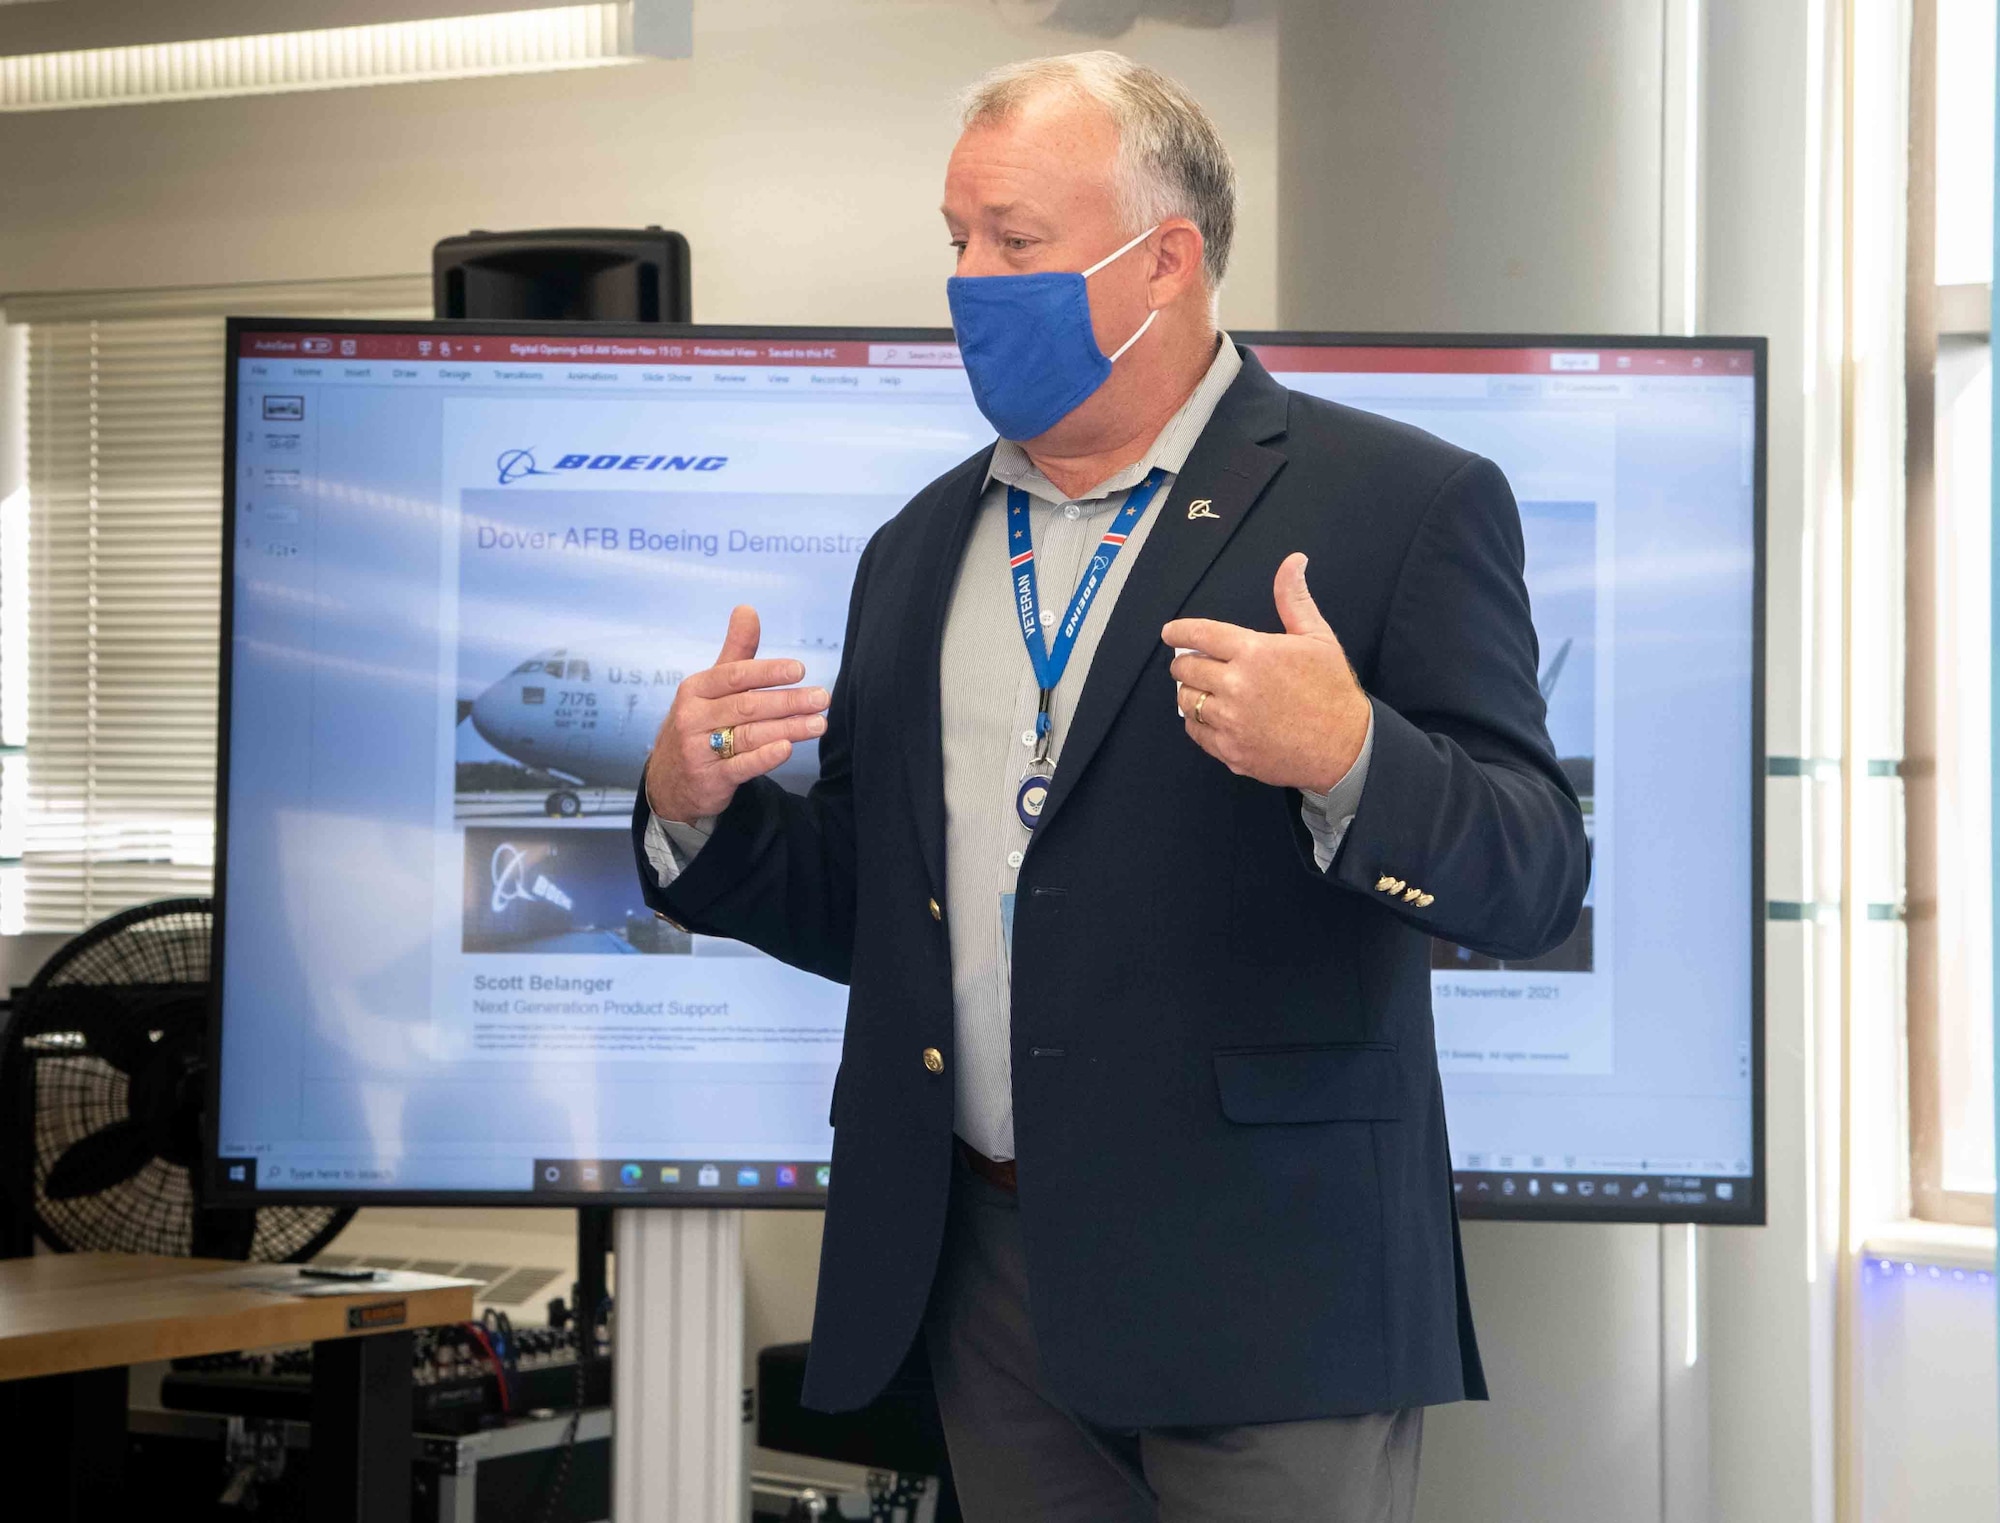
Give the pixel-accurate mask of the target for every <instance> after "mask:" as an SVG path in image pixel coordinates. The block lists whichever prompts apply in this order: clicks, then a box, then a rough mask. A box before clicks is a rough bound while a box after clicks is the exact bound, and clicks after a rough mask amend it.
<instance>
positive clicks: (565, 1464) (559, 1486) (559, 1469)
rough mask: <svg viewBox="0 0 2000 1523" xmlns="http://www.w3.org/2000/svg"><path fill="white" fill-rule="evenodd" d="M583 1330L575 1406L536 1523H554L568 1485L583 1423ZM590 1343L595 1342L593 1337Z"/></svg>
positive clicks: (579, 1338) (578, 1349)
mask: <svg viewBox="0 0 2000 1523" xmlns="http://www.w3.org/2000/svg"><path fill="white" fill-rule="evenodd" d="M584 1331H585V1330H584V1328H583V1327H582V1326H581V1325H577V1340H576V1404H575V1406H574V1407H572V1408H571V1410H570V1414H569V1425H568V1426H567V1427H565V1428H564V1429H563V1436H562V1443H561V1444H559V1445H557V1447H556V1473H555V1475H554V1477H553V1478H552V1479H551V1480H550V1481H549V1494H548V1496H547V1497H545V1498H544V1499H543V1500H542V1511H541V1514H540V1516H539V1517H538V1518H537V1519H536V1523H555V1515H556V1503H557V1502H558V1501H560V1500H561V1499H562V1494H563V1488H564V1487H565V1486H567V1485H568V1484H569V1469H570V1461H571V1460H572V1459H573V1458H574V1457H575V1455H576V1432H577V1427H578V1425H579V1424H580V1423H582V1421H583V1400H584V1395H585V1389H586V1388H585V1386H584V1378H583V1359H584V1348H585V1344H584V1338H583V1334H584ZM590 1341H591V1343H593V1344H594V1343H595V1342H596V1341H597V1340H596V1339H595V1338H594V1337H593V1338H592V1339H591V1340H590Z"/></svg>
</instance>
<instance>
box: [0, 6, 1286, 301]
mask: <svg viewBox="0 0 2000 1523" xmlns="http://www.w3.org/2000/svg"><path fill="white" fill-rule="evenodd" d="M1268 3H1269V0H1238V3H1237V6H1236V10H1237V12H1238V19H1237V20H1236V21H1235V22H1233V23H1232V24H1231V25H1230V26H1228V27H1226V28H1224V29H1222V30H1195V29H1189V28H1183V27H1174V26H1166V25H1163V24H1155V23H1142V24H1141V25H1139V26H1138V27H1136V28H1134V30H1133V31H1132V32H1131V33H1129V34H1128V35H1127V36H1126V37H1124V38H1121V39H1119V40H1118V44H1117V45H1118V46H1119V47H1121V48H1123V49H1124V50H1126V51H1128V52H1130V53H1132V54H1133V55H1135V56H1137V57H1140V58H1142V59H1144V60H1145V61H1147V62H1149V63H1153V64H1156V65H1158V66H1159V67H1161V68H1164V69H1167V70H1169V71H1171V72H1172V73H1174V74H1175V75H1177V76H1178V77H1179V78H1181V79H1183V80H1184V81H1186V83H1187V84H1188V85H1189V86H1190V87H1191V88H1192V89H1193V90H1194V91H1195V92H1196V94H1198V95H1199V96H1200V97H1201V98H1202V100H1203V101H1204V102H1205V103H1207V105H1208V106H1209V108H1210V109H1211V110H1212V111H1213V112H1214V113H1215V115H1216V118H1217V120H1218V121H1219V123H1220V124H1221V126H1222V129H1223V132H1224V133H1225V134H1226V136H1227V138H1228V140H1229V142H1230V144H1231V147H1232V149H1233V151H1234V152H1235V155H1236V158H1237V163H1238V169H1239V171H1240V173H1241V175H1242V181H1243V217H1242V223H1241V233H1240V236H1239V240H1238V243H1237V248H1236V254H1235V259H1234V271H1233V275H1232V278H1231V280H1230V282H1229V287H1228V290H1227V291H1226V293H1225V297H1224V309H1223V310H1224V317H1225V318H1226V319H1227V320H1228V321H1230V322H1233V323H1235V324H1237V325H1238V326H1249V327H1267V326H1269V325H1270V323H1271V320H1272V318H1273V316H1274V306H1273V301H1272V287H1273V281H1274V270H1275V260H1276V255H1275V249H1274V210H1273V202H1274V189H1273V179H1272V175H1273V161H1274V157H1275V120H1276V110H1275V105H1276V90H1275V85H1276V60H1275V45H1274V26H1273V24H1272V22H1271V20H1270V18H1269V16H1268V14H1267V10H1268ZM1088 45H1090V44H1089V40H1088V39H1079V38H1076V37H1073V36H1070V35H1067V34H1064V33H1059V32H1051V31H1047V30H1042V29H1037V28H1029V27H1010V26H1007V25H1005V24H1003V23H1002V22H1001V21H1000V20H999V19H998V18H997V14H996V12H995V11H994V9H993V8H992V7H991V6H990V5H987V4H985V3H983V0H727V3H719V0H704V3H702V4H701V5H700V6H699V7H698V8H697V11H696V24H695V54H694V57H693V58H692V59H688V60H685V61H676V62H657V61H655V62H647V63H641V64H633V65H627V66H623V67H616V68H606V69H590V70H583V71H579V72H572V73H560V74H545V75H524V76H517V77H512V78H503V79H485V80H466V81H456V82H449V83H440V84H423V85H404V86H392V87H385V88H377V89H365V90H331V91H324V92H319V93H314V94H307V95H290V96H272V97H253V98H247V99H240V100H223V101H197V102H187V103H183V104H176V105H167V106H144V107H127V108H122V109H108V110H92V111H68V112H49V113H44V114H36V113H27V114H15V115H6V116H0V206H4V207H5V214H4V215H0V292H5V291H31V290H56V289H76V288H90V287H115V286H156V285H190V284H197V285H199V284H211V283H215V282H220V281H237V280H278V279H298V278H305V277H314V276H356V275H378V274H408V273H411V272H413V271H424V270H428V268H429V267H430V249H431V245H432V243H434V242H435V241H436V240H437V239H438V238H440V237H443V236H445V235H447V234H451V233H462V232H465V231H467V230H468V229H471V228H491V229H503V228H525V227H565V226H571V227H574V226H584V227H590V226H614V227H617V226H638V225H644V224H647V223H660V224H663V225H664V226H667V227H671V228H676V229H679V230H680V231H682V232H685V233H686V234H687V235H688V238H689V240H690V241H691V243H692V244H693V249H694V299H695V307H694V310H695V315H696V317H697V318H699V319H701V320H702V321H706V322H783V323H908V324H927V323H939V324H941V323H943V322H945V321H946V313H945V304H944V280H945V277H946V275H948V274H949V273H950V253H949V250H948V249H947V247H946V245H945V239H944V230H943V224H942V222H941V221H940V219H939V217H938V213H937V203H938V197H939V194H940V192H941V189H942V184H943V170H944V160H945V155H946V153H947V152H948V151H949V149H950V146H951V142H952V139H953V137H954V136H955V130H954V126H953V112H952V101H953V97H954V95H955V93H956V91H958V90H959V89H960V88H961V87H963V86H964V85H966V84H967V83H969V82H970V81H971V80H972V79H973V78H974V77H975V76H976V75H977V74H979V73H980V72H982V71H983V70H985V69H987V68H989V67H991V66H993V65H995V64H998V63H1001V62H1004V61H1007V60H1009V59H1014V58H1022V57H1031V56H1034V55H1037V54H1042V53H1055V52H1065V51H1069V50H1071V49H1073V48H1076V47H1080V46H1088Z"/></svg>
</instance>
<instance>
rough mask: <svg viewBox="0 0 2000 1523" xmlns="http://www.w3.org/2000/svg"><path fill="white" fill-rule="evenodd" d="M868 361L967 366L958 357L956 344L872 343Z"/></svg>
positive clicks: (946, 366)
mask: <svg viewBox="0 0 2000 1523" xmlns="http://www.w3.org/2000/svg"><path fill="white" fill-rule="evenodd" d="M868 363H869V364H871V365H896V366H903V367H916V366H929V367H933V368H949V369H952V370H961V369H963V368H964V366H965V362H964V361H963V360H961V359H960V358H959V357H958V345H956V344H870V345H869V346H868Z"/></svg>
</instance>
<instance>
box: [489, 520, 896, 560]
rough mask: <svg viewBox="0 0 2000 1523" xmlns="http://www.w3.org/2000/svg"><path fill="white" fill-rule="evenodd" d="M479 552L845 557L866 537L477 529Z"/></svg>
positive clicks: (572, 528)
mask: <svg viewBox="0 0 2000 1523" xmlns="http://www.w3.org/2000/svg"><path fill="white" fill-rule="evenodd" d="M473 544H474V547H475V548H476V549H480V550H505V551H512V552H514V553H516V554H526V555H534V554H543V555H613V554H639V555H700V556H706V557H714V556H717V555H723V554H728V555H850V556H859V555H860V554H861V552H862V551H863V550H864V549H866V548H867V545H868V536H867V535H865V534H838V533H836V534H753V533H752V532H751V531H750V530H748V529H731V530H730V531H729V532H728V533H727V534H690V533H685V532H682V531H680V530H674V529H647V528H642V527H639V526H637V525H634V526H632V527H630V528H624V529H621V528H618V527H617V526H615V525H608V524H600V525H591V526H589V527H578V526H576V525H571V526H570V527H569V528H567V529H508V528H503V527H502V526H501V525H499V524H481V525H479V529H478V533H477V535H476V536H475V538H474V540H473Z"/></svg>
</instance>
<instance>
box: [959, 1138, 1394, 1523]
mask: <svg viewBox="0 0 2000 1523" xmlns="http://www.w3.org/2000/svg"><path fill="white" fill-rule="evenodd" d="M924 1333H925V1339H926V1341H927V1343H928V1345H929V1349H930V1359H931V1371H932V1375H933V1377H934V1379H935V1380H936V1382H937V1394H938V1408H939V1410H940V1412H941V1413H942V1415H943V1417H944V1431H945V1439H946V1442H947V1443H948V1444H949V1446H950V1449H951V1468H952V1474H953V1477H954V1479H955V1480H956V1483H957V1486H958V1494H959V1501H960V1503H961V1505H962V1506H963V1507H964V1509H965V1516H966V1520H967V1523H1410V1520H1411V1519H1412V1518H1413V1517H1414V1516H1415V1512H1416V1495H1417V1456H1418V1451H1419V1449H1420V1448H1421V1446H1422V1443H1423V1431H1424V1414H1423V1409H1422V1408H1421V1407H1414V1408H1411V1409H1409V1410H1407V1411H1401V1412H1374V1413H1367V1414H1364V1415H1362V1416H1359V1417H1332V1418H1321V1419H1317V1420H1313V1421H1306V1422H1289V1423H1259V1424H1254V1425H1250V1426H1243V1427H1228V1428H1141V1429H1137V1430H1133V1429H1114V1428H1104V1427H1100V1426H1099V1425H1097V1424H1096V1423H1093V1422H1090V1421H1088V1420H1086V1419H1085V1418H1082V1417H1079V1416H1078V1415H1077V1414H1076V1413H1074V1412H1072V1411H1071V1410H1069V1408H1067V1407H1066V1406H1064V1405H1063V1403H1062V1401H1061V1399H1060V1398H1059V1397H1057V1396H1056V1395H1055V1394H1054V1393H1053V1392H1052V1391H1050V1390H1049V1388H1048V1386H1047V1384H1046V1383H1045V1382H1044V1380H1043V1378H1042V1367H1041V1358H1040V1356H1039V1355H1038V1354H1037V1352H1036V1349H1035V1338H1034V1329H1033V1327H1032V1326H1031V1325H1030V1323H1029V1320H1028V1279H1027V1263H1026V1258H1025V1255H1024V1253H1023V1251H1022V1246H1021V1217H1020V1211H1019V1209H1018V1207H1017V1205H1016V1203H1015V1199H1014V1197H1013V1196H1012V1195H1010V1194H1008V1193H1007V1192H1006V1191H1005V1190H1002V1189H999V1188H998V1187H997V1186H995V1185H992V1184H990V1183H988V1182H987V1181H986V1180H984V1179H982V1178H980V1177H979V1176H978V1175H977V1174H975V1173H973V1172H972V1170H971V1169H970V1168H969V1167H967V1165H966V1164H965V1162H964V1161H963V1160H962V1159H957V1158H956V1157H954V1164H953V1175H952V1193H951V1214H950V1221H949V1224H948V1225H947V1227H946V1230H945V1244H944V1253H943V1256H942V1259H941V1261H940V1263H939V1266H938V1279H937V1285H936V1288H935V1289H934V1290H933V1291H932V1293H931V1304H930V1309H929V1312H928V1313H927V1315H926V1317H925V1324H924Z"/></svg>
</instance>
